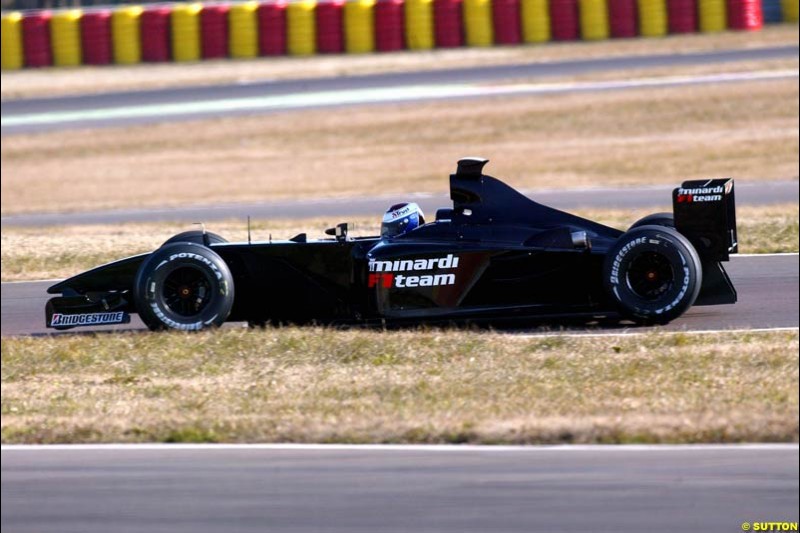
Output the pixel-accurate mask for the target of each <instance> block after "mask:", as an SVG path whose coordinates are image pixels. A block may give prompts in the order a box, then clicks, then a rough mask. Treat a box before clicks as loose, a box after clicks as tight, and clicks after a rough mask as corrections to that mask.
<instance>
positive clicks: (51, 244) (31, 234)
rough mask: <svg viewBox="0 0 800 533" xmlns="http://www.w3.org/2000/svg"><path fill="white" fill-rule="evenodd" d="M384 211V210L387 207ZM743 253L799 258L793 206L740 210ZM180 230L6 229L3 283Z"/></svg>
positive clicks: (264, 230) (367, 230) (613, 220)
mask: <svg viewBox="0 0 800 533" xmlns="http://www.w3.org/2000/svg"><path fill="white" fill-rule="evenodd" d="M387 207H388V206H387ZM650 212H652V210H644V209H638V210H589V209H579V210H576V211H575V213H576V214H578V215H581V216H584V217H586V218H589V219H591V220H597V221H599V222H602V223H604V224H607V225H609V226H613V227H617V228H623V229H624V228H627V227H628V226H630V225H631V224H632V223H633V222H634V221H636V220H637V219H639V218H641V217H643V216H645V215H647V214H649V213H650ZM737 217H738V230H739V241H740V251H741V252H742V253H770V252H797V251H798V242H799V240H800V236H799V235H798V219H799V218H800V214H799V212H798V206H797V204H786V205H777V206H764V207H754V206H742V207H739V208H738V209H737ZM343 220H349V221H351V222H353V223H354V224H355V231H354V234H356V235H377V234H378V232H379V224H380V213H376V214H375V216H374V217H373V218H370V219H367V218H356V219H351V218H343ZM341 221H342V220H336V219H323V218H313V219H307V220H270V221H263V220H262V221H253V223H252V230H253V232H252V235H253V239H254V240H267V239H269V237H270V235H272V236H273V237H274V238H276V239H286V238H289V237H291V236H293V235H295V234H297V233H301V232H307V233H308V235H309V237H310V238H322V237H324V236H325V235H324V233H323V231H324V230H325V228H329V227H333V225H334V224H336V223H337V222H341ZM186 229H189V228H187V226H185V225H180V224H117V225H100V226H59V227H48V228H4V229H3V231H2V245H1V246H0V250H2V261H0V265H2V281H24V280H34V279H50V278H63V277H68V276H72V275H74V274H77V273H79V272H82V271H84V270H87V269H89V268H91V267H94V266H97V265H101V264H103V263H108V262H110V261H113V260H116V259H120V258H122V257H125V256H128V255H133V254H137V253H142V252H148V251H151V250H153V249H155V248H157V247H158V246H160V245H161V243H163V242H164V241H166V240H167V239H168V238H169V237H171V236H172V235H174V234H176V233H179V232H181V231H185V230H186ZM208 230H209V231H213V232H214V233H219V234H220V235H222V236H223V237H225V238H227V239H228V240H230V241H245V240H247V232H246V225H245V223H244V222H243V221H240V220H237V221H224V222H215V223H213V224H209V225H208Z"/></svg>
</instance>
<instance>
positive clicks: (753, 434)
mask: <svg viewBox="0 0 800 533" xmlns="http://www.w3.org/2000/svg"><path fill="white" fill-rule="evenodd" d="M2 365H3V368H2V441H3V443H23V442H25V443H45V442H46V443H53V442H137V441H167V442H175V441H184V442H185V441H211V442H283V441H291V442H379V443H388V442H412V443H413V442H423V443H438V442H473V443H561V442H568V443H595V442H599V443H635V442H740V441H768V442H778V441H795V442H796V441H797V440H798V335H797V332H773V333H735V334H731V333H719V334H707V335H702V336H699V335H687V334H655V333H654V334H649V335H647V336H644V337H624V336H619V337H596V338H587V337H584V338H570V337H549V338H541V337H539V338H520V337H516V336H514V335H499V334H493V333H486V332H484V333H478V332H460V331H413V332H399V333H398V332H395V333H387V332H380V331H333V330H324V329H302V328H288V329H280V330H271V329H268V330H265V331H247V330H242V329H232V330H223V331H216V332H205V333H200V334H193V335H192V334H190V335H186V334H179V333H167V334H152V333H142V334H122V335H76V336H61V337H45V338H13V339H3V343H2Z"/></svg>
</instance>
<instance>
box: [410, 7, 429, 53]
mask: <svg viewBox="0 0 800 533" xmlns="http://www.w3.org/2000/svg"><path fill="white" fill-rule="evenodd" d="M405 2H406V9H405V19H406V21H405V25H406V48H408V49H409V50H429V49H431V48H433V45H434V38H433V0H405Z"/></svg>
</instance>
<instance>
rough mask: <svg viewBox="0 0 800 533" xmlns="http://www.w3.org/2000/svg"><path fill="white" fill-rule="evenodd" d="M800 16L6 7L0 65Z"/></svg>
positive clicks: (292, 6)
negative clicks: (28, 9) (10, 9)
mask: <svg viewBox="0 0 800 533" xmlns="http://www.w3.org/2000/svg"><path fill="white" fill-rule="evenodd" d="M797 20H798V0H377V1H376V0H324V1H319V2H318V1H316V0H296V1H292V2H289V3H287V2H286V1H285V0H273V1H271V2H266V3H265V2H257V1H249V2H243V3H232V4H218V3H214V4H207V5H205V4H201V3H179V4H174V5H163V4H158V5H153V6H151V7H147V8H144V7H142V6H120V7H116V8H113V9H86V10H80V9H67V10H56V11H46V10H45V11H31V12H26V13H21V12H8V13H3V15H2V68H3V69H4V70H15V69H20V68H24V67H47V66H62V67H68V66H76V65H81V64H83V65H107V64H112V63H115V64H135V63H140V62H165V61H176V62H190V61H199V60H203V59H218V58H225V57H230V58H251V57H257V56H272V55H284V54H288V55H295V56H302V55H312V54H338V53H350V54H362V53H371V52H392V51H396V50H403V49H408V50H426V49H431V48H449V47H460V46H494V45H513V44H519V43H542V42H547V41H551V40H554V41H569V40H577V39H584V40H602V39H608V38H624V37H635V36H643V37H660V36H664V35H667V34H677V33H692V32H717V31H723V30H726V29H734V30H758V29H760V28H761V27H762V25H763V23H764V22H768V23H771V22H781V21H786V22H797Z"/></svg>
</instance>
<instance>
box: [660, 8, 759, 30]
mask: <svg viewBox="0 0 800 533" xmlns="http://www.w3.org/2000/svg"><path fill="white" fill-rule="evenodd" d="M758 1H759V2H760V1H761V0H758ZM667 18H668V19H669V32H670V33H694V32H696V31H697V2H696V1H695V0H667Z"/></svg>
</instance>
